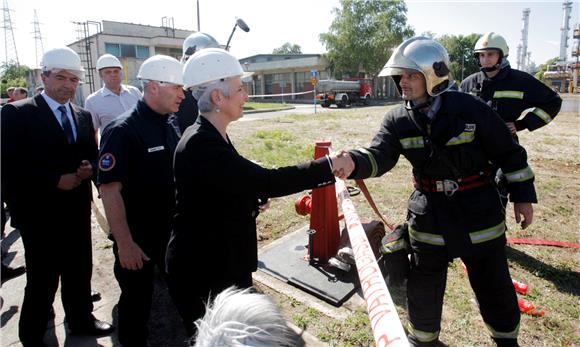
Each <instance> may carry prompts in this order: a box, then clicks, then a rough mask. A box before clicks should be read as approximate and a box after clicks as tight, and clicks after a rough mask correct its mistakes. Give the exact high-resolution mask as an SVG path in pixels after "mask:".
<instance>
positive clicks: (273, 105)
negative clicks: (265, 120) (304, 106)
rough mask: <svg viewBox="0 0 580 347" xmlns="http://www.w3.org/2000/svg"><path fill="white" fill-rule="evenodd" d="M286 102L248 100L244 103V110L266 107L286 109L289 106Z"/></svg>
mask: <svg viewBox="0 0 580 347" xmlns="http://www.w3.org/2000/svg"><path fill="white" fill-rule="evenodd" d="M287 107H288V104H286V103H262V102H246V104H245V105H244V110H264V109H272V110H278V109H284V108H287Z"/></svg>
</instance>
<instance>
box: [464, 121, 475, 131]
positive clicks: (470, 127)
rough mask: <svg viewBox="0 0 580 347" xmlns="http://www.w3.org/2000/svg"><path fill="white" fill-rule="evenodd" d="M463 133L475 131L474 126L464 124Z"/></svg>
mask: <svg viewBox="0 0 580 347" xmlns="http://www.w3.org/2000/svg"><path fill="white" fill-rule="evenodd" d="M465 131H475V124H472V123H466V124H465Z"/></svg>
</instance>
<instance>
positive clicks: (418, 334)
mask: <svg viewBox="0 0 580 347" xmlns="http://www.w3.org/2000/svg"><path fill="white" fill-rule="evenodd" d="M407 330H408V331H409V334H410V335H413V336H414V337H415V338H417V340H419V341H420V342H431V341H435V340H437V338H439V330H437V331H435V332H428V331H422V330H419V329H415V327H413V325H412V324H411V323H409V324H407Z"/></svg>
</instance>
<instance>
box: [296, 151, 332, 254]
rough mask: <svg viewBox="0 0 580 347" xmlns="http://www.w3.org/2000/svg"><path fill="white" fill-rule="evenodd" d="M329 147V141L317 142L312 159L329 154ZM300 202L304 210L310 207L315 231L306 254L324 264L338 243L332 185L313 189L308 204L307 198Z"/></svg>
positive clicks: (311, 226) (312, 227)
mask: <svg viewBox="0 0 580 347" xmlns="http://www.w3.org/2000/svg"><path fill="white" fill-rule="evenodd" d="M330 145H331V142H330V141H317V142H316V147H315V149H314V159H318V158H320V157H323V156H325V155H327V154H329V153H330V151H329V148H330ZM301 200H302V206H304V209H308V207H310V208H309V209H310V210H311V214H310V229H312V230H315V233H314V235H313V239H312V242H311V243H310V247H309V250H308V254H309V256H310V258H311V259H317V260H318V261H319V262H321V263H326V262H328V259H330V257H332V256H333V255H335V254H336V251H337V250H338V245H339V242H340V229H339V225H338V205H337V202H336V191H335V189H334V184H333V185H329V186H326V187H322V188H315V189H313V190H312V200H311V201H310V202H308V201H306V200H308V199H307V198H302V199H301ZM299 201H300V200H299ZM299 201H297V202H296V209H297V210H296V211H297V212H298V213H300V211H299V210H298V207H299V206H298V204H299ZM308 205H310V206H308ZM304 209H303V211H304Z"/></svg>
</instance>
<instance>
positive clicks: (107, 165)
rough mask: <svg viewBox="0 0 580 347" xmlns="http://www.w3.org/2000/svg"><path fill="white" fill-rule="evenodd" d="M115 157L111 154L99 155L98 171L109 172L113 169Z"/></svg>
mask: <svg viewBox="0 0 580 347" xmlns="http://www.w3.org/2000/svg"><path fill="white" fill-rule="evenodd" d="M115 163H116V160H115V156H114V155H112V154H111V153H105V154H103V155H101V158H100V159H99V170H101V171H109V170H111V169H112V168H114V167H115Z"/></svg>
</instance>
